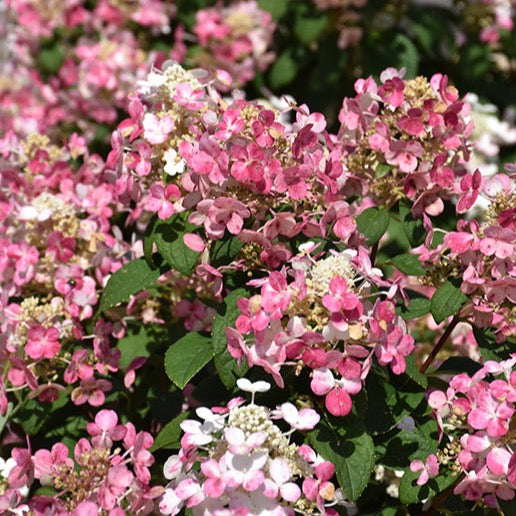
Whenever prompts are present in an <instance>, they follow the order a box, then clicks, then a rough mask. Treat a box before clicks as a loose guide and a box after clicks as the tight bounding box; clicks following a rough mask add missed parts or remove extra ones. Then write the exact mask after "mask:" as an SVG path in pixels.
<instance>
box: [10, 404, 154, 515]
mask: <svg viewBox="0 0 516 516" xmlns="http://www.w3.org/2000/svg"><path fill="white" fill-rule="evenodd" d="M87 432H88V434H89V435H90V439H86V438H82V439H80V440H79V441H78V442H77V443H76V445H75V447H74V453H73V458H71V457H70V456H69V450H68V448H67V447H66V446H65V445H64V444H63V443H61V442H58V443H56V444H54V445H53V446H52V448H51V449H50V450H46V449H39V450H37V451H36V452H35V453H34V454H33V455H31V451H30V449H23V448H14V449H13V450H12V457H11V458H10V459H9V460H8V461H7V464H6V465H7V466H8V471H7V474H6V475H3V476H4V477H6V482H7V486H6V489H5V491H3V492H2V495H1V496H0V508H2V510H3V511H6V512H15V513H17V514H18V513H20V514H24V513H25V512H30V511H34V513H35V514H50V513H51V514H59V515H65V514H78V515H86V514H99V513H100V512H102V511H109V512H110V514H127V513H130V514H150V513H152V512H153V511H154V506H155V502H154V499H155V498H157V497H158V496H160V495H161V494H162V492H163V488H162V487H160V486H157V487H154V488H152V487H150V485H149V483H150V478H151V475H150V471H149V468H150V466H152V464H153V463H154V457H153V456H152V454H151V453H150V452H149V451H148V450H149V448H150V447H151V446H152V443H153V441H154V440H153V438H152V436H151V435H150V434H149V433H147V432H136V429H135V427H134V425H133V424H132V423H126V424H125V425H120V424H118V416H117V415H116V413H115V412H114V411H113V410H101V411H100V412H98V414H97V415H96V416H95V422H94V423H88V425H87ZM115 443H116V444H115ZM34 479H36V480H38V481H39V484H41V486H50V487H52V488H54V489H55V490H56V491H57V494H56V495H54V496H45V495H40V496H33V497H32V498H31V499H30V500H28V501H27V502H24V501H23V499H24V497H25V496H26V495H27V491H28V488H29V487H31V486H32V484H33V482H34ZM16 511H17V512H16Z"/></svg>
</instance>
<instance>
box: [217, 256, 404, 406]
mask: <svg viewBox="0 0 516 516" xmlns="http://www.w3.org/2000/svg"><path fill="white" fill-rule="evenodd" d="M296 258H297V259H293V260H292V263H293V266H292V269H288V270H286V269H282V271H281V272H278V271H275V272H272V273H271V274H270V275H269V276H268V277H266V278H264V279H263V280H255V281H252V282H250V283H251V284H252V285H253V286H260V287H261V289H260V294H257V295H254V296H252V297H251V298H250V299H246V298H243V299H240V300H239V302H238V307H239V309H240V311H241V312H242V313H241V315H240V316H239V317H238V319H237V321H236V329H233V328H227V329H226V336H227V339H228V349H229V352H230V353H231V355H232V356H233V357H234V358H236V359H237V360H240V359H241V358H242V357H245V359H246V360H247V363H248V364H249V365H250V366H253V365H259V366H261V367H263V368H264V369H265V370H266V371H267V372H269V373H270V374H272V376H273V378H274V380H275V381H276V383H277V384H278V385H280V386H281V387H283V385H284V382H283V376H282V374H281V367H282V366H284V365H295V366H296V373H297V374H299V373H300V372H301V370H302V368H303V367H307V368H308V369H309V370H311V376H312V380H311V383H310V387H311V389H312V391H313V392H314V393H315V394H316V395H319V396H321V395H325V396H326V398H325V404H326V408H327V409H328V411H329V412H330V413H331V414H333V415H335V416H345V415H347V414H348V413H349V412H350V410H351V406H352V402H351V397H350V394H357V393H358V392H359V391H360V390H361V389H362V383H363V382H364V381H365V378H366V377H367V374H368V372H369V369H370V367H371V361H372V356H373V355H376V357H377V359H378V362H379V363H380V364H381V365H382V366H387V365H388V366H390V368H391V369H392V371H393V372H394V373H395V374H401V373H403V372H404V371H405V367H406V365H405V356H407V355H409V354H410V353H411V352H412V351H413V349H414V339H413V337H411V336H410V335H408V334H407V328H406V326H405V324H404V322H403V321H402V319H401V318H400V317H399V316H398V315H396V313H395V311H394V304H393V303H392V301H390V300H388V299H387V300H385V301H380V300H377V301H376V302H375V303H374V304H373V302H371V301H370V300H369V299H368V298H369V294H370V286H371V284H374V283H376V282H378V280H380V277H379V276H378V273H380V271H379V270H378V269H374V268H371V264H370V262H369V259H368V257H367V254H365V252H364V250H363V249H361V250H360V251H359V252H358V253H356V252H353V251H350V250H347V251H343V252H341V253H335V254H328V255H325V254H324V253H318V254H316V256H315V258H314V257H312V256H310V254H308V253H306V252H305V253H303V254H301V255H300V256H298V257H296ZM380 274H381V273H380ZM289 280H290V282H288V281H289ZM380 282H381V280H380ZM387 295H388V293H387Z"/></svg>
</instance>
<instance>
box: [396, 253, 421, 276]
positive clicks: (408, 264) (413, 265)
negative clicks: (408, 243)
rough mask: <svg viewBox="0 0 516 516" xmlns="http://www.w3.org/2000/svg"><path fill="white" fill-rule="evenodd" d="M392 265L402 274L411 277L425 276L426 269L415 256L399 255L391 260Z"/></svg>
mask: <svg viewBox="0 0 516 516" xmlns="http://www.w3.org/2000/svg"><path fill="white" fill-rule="evenodd" d="M391 262H392V264H393V265H394V266H395V267H396V268H397V269H399V270H400V271H401V272H403V273H405V274H408V275H409V276H423V275H424V274H425V269H424V268H423V266H422V265H421V262H420V261H419V258H418V257H417V256H416V255H415V254H409V253H404V254H399V255H398V256H395V257H394V258H392V260H391Z"/></svg>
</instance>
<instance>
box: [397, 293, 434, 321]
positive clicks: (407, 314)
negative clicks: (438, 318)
mask: <svg viewBox="0 0 516 516" xmlns="http://www.w3.org/2000/svg"><path fill="white" fill-rule="evenodd" d="M396 310H397V312H398V313H399V314H400V315H401V317H402V319H403V320H405V321H410V320H412V319H417V318H418V317H421V316H422V315H425V314H427V313H429V312H430V299H427V298H426V297H415V298H414V299H411V300H410V303H409V305H408V307H407V306H405V305H401V306H400V307H397V309H396Z"/></svg>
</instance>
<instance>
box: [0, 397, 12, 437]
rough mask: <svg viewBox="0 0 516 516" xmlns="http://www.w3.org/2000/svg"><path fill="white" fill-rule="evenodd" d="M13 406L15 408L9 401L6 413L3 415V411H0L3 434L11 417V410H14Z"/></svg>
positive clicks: (0, 425)
mask: <svg viewBox="0 0 516 516" xmlns="http://www.w3.org/2000/svg"><path fill="white" fill-rule="evenodd" d="M13 408H14V405H13V404H12V403H11V402H10V401H9V402H8V403H7V408H6V410H5V414H3V415H2V413H0V435H2V432H3V431H4V428H5V425H6V424H7V423H8V422H9V421H10V419H11V412H12V411H13Z"/></svg>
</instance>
